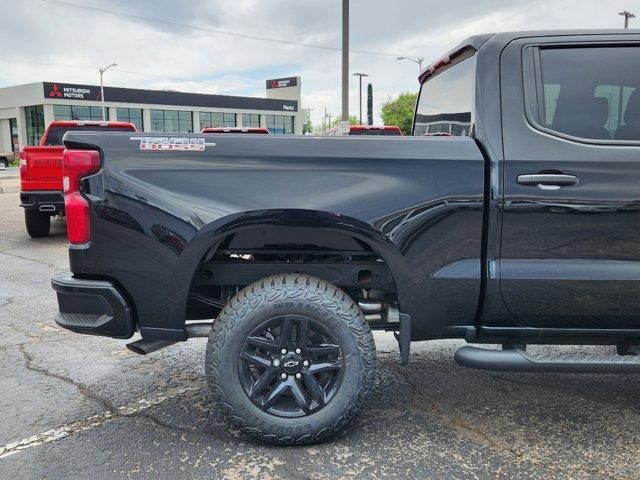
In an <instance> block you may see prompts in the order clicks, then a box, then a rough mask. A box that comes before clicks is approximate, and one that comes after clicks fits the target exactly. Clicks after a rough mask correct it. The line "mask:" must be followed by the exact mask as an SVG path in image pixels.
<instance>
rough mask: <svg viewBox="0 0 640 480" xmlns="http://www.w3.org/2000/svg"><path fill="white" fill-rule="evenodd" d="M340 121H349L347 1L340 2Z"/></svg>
mask: <svg viewBox="0 0 640 480" xmlns="http://www.w3.org/2000/svg"><path fill="white" fill-rule="evenodd" d="M342 121H343V122H348V121H349V0H342Z"/></svg>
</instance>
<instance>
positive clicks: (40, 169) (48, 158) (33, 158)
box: [20, 146, 64, 191]
mask: <svg viewBox="0 0 640 480" xmlns="http://www.w3.org/2000/svg"><path fill="white" fill-rule="evenodd" d="M63 151H64V147H63V146H53V147H25V148H24V150H23V152H22V156H21V160H22V162H25V161H26V165H25V167H26V168H25V170H23V171H21V175H20V176H21V188H22V190H23V191H27V190H62V152H63Z"/></svg>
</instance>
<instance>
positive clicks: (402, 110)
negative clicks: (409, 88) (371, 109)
mask: <svg viewBox="0 0 640 480" xmlns="http://www.w3.org/2000/svg"><path fill="white" fill-rule="evenodd" d="M417 101H418V94H417V93H411V92H403V93H401V94H400V95H398V98H396V99H395V100H392V99H389V100H387V101H386V102H385V103H383V104H382V122H383V123H384V124H385V125H397V126H399V127H400V130H402V133H404V134H405V135H410V134H411V124H412V123H413V111H414V109H415V107H416V102H417Z"/></svg>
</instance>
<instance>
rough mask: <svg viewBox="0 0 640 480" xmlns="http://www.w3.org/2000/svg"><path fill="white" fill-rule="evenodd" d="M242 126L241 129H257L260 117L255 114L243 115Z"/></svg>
mask: <svg viewBox="0 0 640 480" xmlns="http://www.w3.org/2000/svg"><path fill="white" fill-rule="evenodd" d="M242 126H243V127H259V126H260V115H259V114H257V113H243V114H242Z"/></svg>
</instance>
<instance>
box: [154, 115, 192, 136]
mask: <svg viewBox="0 0 640 480" xmlns="http://www.w3.org/2000/svg"><path fill="white" fill-rule="evenodd" d="M151 131H152V132H164V133H193V115H192V113H191V112H187V111H184V110H151Z"/></svg>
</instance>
